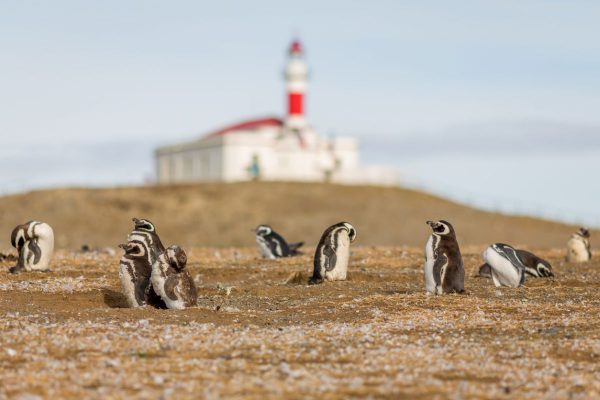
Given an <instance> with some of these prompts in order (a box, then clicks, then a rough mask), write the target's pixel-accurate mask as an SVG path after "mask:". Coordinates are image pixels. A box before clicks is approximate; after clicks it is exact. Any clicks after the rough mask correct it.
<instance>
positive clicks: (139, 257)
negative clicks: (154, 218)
mask: <svg viewBox="0 0 600 400" xmlns="http://www.w3.org/2000/svg"><path fill="white" fill-rule="evenodd" d="M133 222H134V224H135V226H134V228H133V231H132V232H131V233H130V234H129V236H128V237H127V243H126V244H123V245H120V246H119V247H121V248H123V250H125V254H123V256H122V257H121V262H120V267H119V279H120V281H121V288H122V289H123V294H124V295H125V297H126V299H127V303H128V304H129V306H130V307H141V306H145V305H151V306H154V307H158V308H166V305H165V303H164V301H163V300H162V299H161V298H160V296H158V295H157V294H156V292H155V291H154V289H153V288H152V284H151V283H150V275H151V274H152V265H153V264H154V263H155V262H156V260H157V259H158V256H159V255H160V254H162V253H163V252H164V250H165V248H164V246H163V245H162V243H161V241H160V238H159V237H158V234H157V233H156V228H155V227H154V224H152V222H150V221H148V220H146V219H137V218H133Z"/></svg>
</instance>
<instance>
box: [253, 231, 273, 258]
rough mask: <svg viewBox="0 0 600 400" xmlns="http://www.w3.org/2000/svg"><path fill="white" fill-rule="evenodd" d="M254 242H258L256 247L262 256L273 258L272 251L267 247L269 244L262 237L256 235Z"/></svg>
mask: <svg viewBox="0 0 600 400" xmlns="http://www.w3.org/2000/svg"><path fill="white" fill-rule="evenodd" d="M256 243H257V244H258V249H259V251H260V254H261V255H262V256H263V257H264V258H270V259H274V258H275V255H273V253H272V252H271V248H270V247H269V245H268V244H267V241H266V240H265V239H264V238H262V237H260V236H257V237H256Z"/></svg>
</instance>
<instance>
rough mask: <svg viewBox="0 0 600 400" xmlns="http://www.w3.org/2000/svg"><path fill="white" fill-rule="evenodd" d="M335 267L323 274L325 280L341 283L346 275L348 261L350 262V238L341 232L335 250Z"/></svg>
mask: <svg viewBox="0 0 600 400" xmlns="http://www.w3.org/2000/svg"><path fill="white" fill-rule="evenodd" d="M335 253H336V262H335V267H334V268H333V269H332V270H331V271H326V272H325V279H326V280H328V281H343V280H346V276H347V275H348V261H349V260H350V238H349V237H348V234H347V233H345V232H343V233H341V234H340V235H339V237H338V243H337V249H336V252H335Z"/></svg>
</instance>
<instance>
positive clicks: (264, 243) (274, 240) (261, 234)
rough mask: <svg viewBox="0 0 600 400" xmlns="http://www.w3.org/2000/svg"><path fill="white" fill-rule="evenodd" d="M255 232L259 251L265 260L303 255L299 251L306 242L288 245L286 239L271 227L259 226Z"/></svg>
mask: <svg viewBox="0 0 600 400" xmlns="http://www.w3.org/2000/svg"><path fill="white" fill-rule="evenodd" d="M254 232H255V233H256V243H257V244H258V250H259V251H260V254H262V256H263V257H264V258H269V259H274V258H280V257H291V256H296V255H298V254H301V253H300V252H299V251H298V248H299V247H300V246H302V245H303V244H304V242H298V243H289V244H288V243H287V242H286V241H285V239H284V238H283V237H282V236H281V235H280V234H278V233H277V232H275V231H274V230H273V228H271V227H270V226H269V225H259V226H258V227H256V229H255V230H254Z"/></svg>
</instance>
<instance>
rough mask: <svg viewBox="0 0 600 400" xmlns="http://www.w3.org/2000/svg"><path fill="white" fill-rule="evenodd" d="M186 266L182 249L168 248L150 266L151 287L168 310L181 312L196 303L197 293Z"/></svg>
mask: <svg viewBox="0 0 600 400" xmlns="http://www.w3.org/2000/svg"><path fill="white" fill-rule="evenodd" d="M186 264H187V256H186V254H185V252H184V251H183V249H182V248H181V247H179V246H169V247H168V248H167V249H166V250H165V252H164V253H162V254H161V255H160V256H158V259H157V260H156V262H155V263H154V265H153V266H152V277H151V281H152V287H153V288H154V291H155V292H156V293H158V295H159V296H160V297H161V298H162V299H163V301H164V302H165V304H166V305H167V307H168V308H173V309H177V310H183V309H184V308H187V307H193V306H195V305H196V303H197V301H198V291H197V289H196V285H195V284H194V280H193V279H192V277H191V275H190V274H189V272H188V270H187V269H186Z"/></svg>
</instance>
